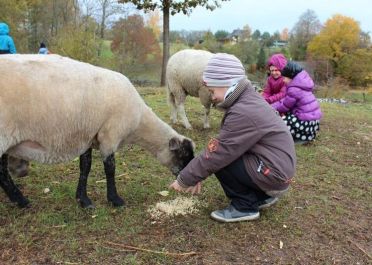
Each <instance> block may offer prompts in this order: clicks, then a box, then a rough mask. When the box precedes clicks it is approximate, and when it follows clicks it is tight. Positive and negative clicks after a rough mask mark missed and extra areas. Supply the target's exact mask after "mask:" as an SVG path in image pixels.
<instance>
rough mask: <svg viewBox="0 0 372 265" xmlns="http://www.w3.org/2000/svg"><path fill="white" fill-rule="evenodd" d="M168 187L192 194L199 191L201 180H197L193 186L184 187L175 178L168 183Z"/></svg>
mask: <svg viewBox="0 0 372 265" xmlns="http://www.w3.org/2000/svg"><path fill="white" fill-rule="evenodd" d="M169 189H174V190H176V191H178V192H189V193H191V194H193V195H194V194H199V193H200V192H201V182H198V183H197V184H196V185H195V186H190V187H187V188H184V187H182V186H181V185H180V184H179V183H178V181H177V180H175V181H173V183H172V184H170V185H169Z"/></svg>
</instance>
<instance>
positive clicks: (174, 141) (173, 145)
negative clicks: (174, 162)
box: [169, 137, 181, 151]
mask: <svg viewBox="0 0 372 265" xmlns="http://www.w3.org/2000/svg"><path fill="white" fill-rule="evenodd" d="M180 147H181V141H180V140H179V139H178V138H175V137H173V138H171V139H170V140H169V150H171V151H175V150H178V149H180Z"/></svg>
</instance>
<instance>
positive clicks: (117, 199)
mask: <svg viewBox="0 0 372 265" xmlns="http://www.w3.org/2000/svg"><path fill="white" fill-rule="evenodd" d="M108 201H109V202H110V203H111V204H112V206H114V207H121V206H124V200H123V199H122V198H120V197H119V196H115V197H114V198H109V199H108Z"/></svg>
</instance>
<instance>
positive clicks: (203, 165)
mask: <svg viewBox="0 0 372 265" xmlns="http://www.w3.org/2000/svg"><path fill="white" fill-rule="evenodd" d="M195 78H196V77H195ZM203 81H204V85H205V86H207V88H208V90H209V91H210V93H211V97H212V101H213V102H214V103H216V104H217V105H216V106H217V108H218V109H221V110H223V111H224V117H223V118H222V121H221V126H220V131H219V134H218V136H216V137H215V138H212V139H211V140H210V141H209V143H208V145H207V146H206V148H205V149H204V150H203V151H202V153H200V154H199V155H198V156H197V157H195V158H194V159H193V160H191V161H190V163H189V164H188V165H187V166H186V167H185V168H184V169H183V170H182V171H181V172H180V174H179V175H178V177H177V180H175V181H174V182H173V183H172V184H171V185H170V186H169V187H170V188H171V189H174V190H176V191H179V192H190V193H192V194H194V193H200V191H201V182H202V181H203V180H205V179H206V178H207V177H208V176H209V175H212V174H215V175H216V177H217V179H218V181H219V182H220V184H221V186H222V188H223V190H224V192H225V194H226V196H227V197H228V198H229V199H230V200H231V202H230V204H229V205H228V207H227V208H224V209H221V210H216V211H213V212H212V213H211V217H212V218H213V219H215V220H217V221H220V222H238V221H249V220H255V219H257V218H259V216H260V212H259V211H260V209H263V208H267V207H269V206H271V205H273V204H274V203H276V202H277V201H278V197H280V196H281V195H283V194H284V193H285V192H286V191H287V190H288V187H289V185H290V183H291V180H292V178H293V177H294V175H295V168H296V152H295V148H294V143H293V140H292V137H291V134H290V133H289V131H288V129H287V128H286V126H285V124H284V123H283V121H282V119H281V118H280V117H279V116H278V115H276V113H275V111H274V110H273V108H272V107H270V106H269V105H268V104H266V102H265V101H264V99H263V98H262V96H261V95H260V94H258V93H257V92H256V91H255V89H254V88H253V87H252V85H251V83H250V82H249V80H248V79H247V77H246V75H245V70H244V67H243V65H242V63H241V62H240V61H239V59H238V58H236V57H235V56H233V55H230V54H225V53H217V54H215V55H214V56H212V57H211V58H210V59H209V61H208V64H207V66H206V68H205V69H204V72H203Z"/></svg>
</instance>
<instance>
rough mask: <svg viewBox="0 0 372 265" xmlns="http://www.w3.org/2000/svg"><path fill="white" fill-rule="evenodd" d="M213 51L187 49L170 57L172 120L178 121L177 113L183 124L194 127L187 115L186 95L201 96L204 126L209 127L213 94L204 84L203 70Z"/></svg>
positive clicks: (168, 83) (168, 89) (168, 65)
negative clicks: (203, 109)
mask: <svg viewBox="0 0 372 265" xmlns="http://www.w3.org/2000/svg"><path fill="white" fill-rule="evenodd" d="M212 56H213V53H210V52H208V51H203V50H192V49H186V50H182V51H179V52H177V53H175V54H174V55H172V56H171V57H170V58H169V61H168V64H167V94H168V101H169V104H170V106H171V121H172V123H176V122H177V113H178V114H179V115H180V116H181V119H182V122H183V125H184V126H185V127H186V128H187V129H192V126H191V124H190V122H189V121H188V119H187V117H186V112H185V105H184V103H185V100H186V96H187V95H190V96H193V97H199V98H200V102H201V104H202V105H203V106H204V108H205V114H204V128H209V127H210V125H209V112H210V108H211V104H212V100H211V94H210V92H209V91H208V89H207V87H206V86H204V85H203V79H202V77H203V71H204V68H205V67H206V66H207V63H208V61H209V59H210V58H211V57H212Z"/></svg>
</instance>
